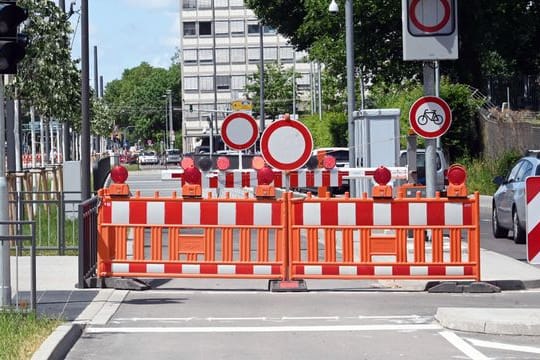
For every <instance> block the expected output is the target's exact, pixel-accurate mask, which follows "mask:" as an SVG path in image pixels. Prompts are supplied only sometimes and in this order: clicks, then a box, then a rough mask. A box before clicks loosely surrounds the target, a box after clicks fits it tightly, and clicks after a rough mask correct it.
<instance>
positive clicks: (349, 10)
mask: <svg viewBox="0 0 540 360" xmlns="http://www.w3.org/2000/svg"><path fill="white" fill-rule="evenodd" d="M328 11H330V12H331V13H334V14H335V13H337V12H338V11H339V7H338V5H337V3H336V1H335V0H332V2H331V3H330V6H328ZM353 26H354V25H353V0H345V50H346V56H347V57H346V59H347V124H348V126H347V130H348V131H349V137H348V146H349V167H351V168H352V167H356V164H355V151H354V118H353V113H354V109H355V96H354V27H353ZM355 192H356V189H355V187H354V186H351V188H350V194H351V196H355Z"/></svg>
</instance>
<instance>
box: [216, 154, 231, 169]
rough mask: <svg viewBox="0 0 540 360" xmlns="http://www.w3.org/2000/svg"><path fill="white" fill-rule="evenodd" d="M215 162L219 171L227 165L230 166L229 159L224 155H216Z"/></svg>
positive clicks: (226, 167)
mask: <svg viewBox="0 0 540 360" xmlns="http://www.w3.org/2000/svg"><path fill="white" fill-rule="evenodd" d="M216 163H217V167H218V169H219V170H221V171H224V170H227V169H228V168H229V166H231V161H230V160H229V158H228V157H226V156H220V157H218V158H217V161H216Z"/></svg>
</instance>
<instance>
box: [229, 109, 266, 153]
mask: <svg viewBox="0 0 540 360" xmlns="http://www.w3.org/2000/svg"><path fill="white" fill-rule="evenodd" d="M258 136H259V128H258V126H257V122H256V121H255V119H254V118H253V117H252V116H251V115H249V114H246V113H244V112H235V113H232V114H230V115H229V116H227V117H226V118H225V120H223V125H221V138H222V139H223V142H224V143H225V145H227V146H228V147H230V148H231V149H234V150H245V149H248V148H250V147H251V146H253V144H255V141H257V137H258Z"/></svg>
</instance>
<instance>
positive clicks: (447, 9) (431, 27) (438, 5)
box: [407, 0, 454, 36]
mask: <svg viewBox="0 0 540 360" xmlns="http://www.w3.org/2000/svg"><path fill="white" fill-rule="evenodd" d="M408 1H409V6H408V9H407V14H408V18H409V32H410V33H411V34H412V35H416V36H422V35H424V36H433V35H448V34H451V33H452V32H453V31H454V20H453V6H454V2H453V0H408Z"/></svg>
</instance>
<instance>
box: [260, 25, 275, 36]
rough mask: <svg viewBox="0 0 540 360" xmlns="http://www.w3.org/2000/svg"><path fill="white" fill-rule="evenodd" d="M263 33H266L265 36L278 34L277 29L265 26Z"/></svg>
mask: <svg viewBox="0 0 540 360" xmlns="http://www.w3.org/2000/svg"><path fill="white" fill-rule="evenodd" d="M263 32H264V33H265V34H276V33H277V31H276V29H274V28H273V27H271V26H264V27H263Z"/></svg>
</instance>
